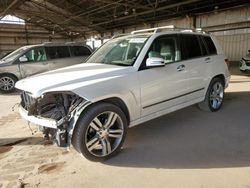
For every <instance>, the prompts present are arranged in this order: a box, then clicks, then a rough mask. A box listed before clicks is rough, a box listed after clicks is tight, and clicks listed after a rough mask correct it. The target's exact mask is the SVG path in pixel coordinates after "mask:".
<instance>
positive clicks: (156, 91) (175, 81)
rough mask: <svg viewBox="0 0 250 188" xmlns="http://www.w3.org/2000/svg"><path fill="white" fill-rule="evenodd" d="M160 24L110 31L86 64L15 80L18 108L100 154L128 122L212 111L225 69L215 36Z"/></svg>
mask: <svg viewBox="0 0 250 188" xmlns="http://www.w3.org/2000/svg"><path fill="white" fill-rule="evenodd" d="M161 29H162V28H154V29H150V30H146V31H145V30H143V31H136V32H133V33H132V34H131V35H127V36H122V37H118V38H114V39H112V40H110V41H108V42H107V43H105V44H104V45H103V46H102V47H100V48H99V49H98V50H97V51H96V52H95V53H94V54H93V55H92V56H91V57H90V58H89V59H88V60H87V61H86V63H83V64H80V65H75V66H71V67H67V68H64V69H59V70H55V71H51V72H48V73H44V74H41V75H38V76H35V77H31V78H27V79H24V80H20V81H19V82H17V84H16V87H17V88H18V89H21V90H23V93H22V95H21V99H22V101H21V104H20V108H19V110H20V114H21V115H22V117H23V118H24V119H26V120H28V121H30V122H33V123H35V124H38V125H40V126H41V127H42V131H43V133H44V134H45V135H46V137H51V138H53V139H54V140H56V142H57V144H58V145H59V146H62V147H67V146H70V144H71V143H72V144H73V146H74V147H75V148H76V150H77V151H78V152H80V153H82V154H83V155H84V156H85V157H86V158H88V159H89V160H93V161H100V160H103V159H107V158H109V157H111V156H112V155H114V154H116V153H117V152H118V151H119V150H120V149H121V147H122V144H123V141H124V139H125V137H126V131H127V128H129V127H133V126H135V125H138V124H141V123H143V122H146V121H148V120H151V119H154V118H157V117H159V116H162V115H165V114H167V113H170V112H173V111H176V110H178V109H181V108H185V107H187V106H190V105H193V104H198V105H199V107H200V108H201V109H203V110H206V111H210V112H216V111H218V110H219V109H220V108H221V106H222V102H223V99H224V89H225V88H226V87H227V86H228V83H229V79H230V74H229V71H228V67H227V60H226V57H225V55H224V54H223V52H222V50H221V48H220V47H219V45H218V43H217V42H216V40H215V38H214V37H212V36H211V35H209V34H204V33H196V32H182V31H166V32H162V31H161ZM148 31H151V32H149V33H148ZM152 128H153V127H152Z"/></svg>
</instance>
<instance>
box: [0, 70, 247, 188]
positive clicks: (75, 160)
mask: <svg viewBox="0 0 250 188" xmlns="http://www.w3.org/2000/svg"><path fill="white" fill-rule="evenodd" d="M18 101H19V95H18V93H15V94H12V95H0V107H1V110H0V188H3V187H9V188H13V187H21V188H24V187H46V188H47V187H74V188H77V187H84V188H86V187H101V188H105V187H119V188H120V187H126V188H129V187H154V188H155V187H167V188H183V187H187V188H189V187H190V188H222V187H223V188H250V76H244V75H241V74H240V73H239V72H238V71H237V69H234V71H232V79H231V82H230V86H229V88H228V89H227V90H226V98H225V101H224V106H223V108H222V109H221V110H220V111H219V112H217V113H208V112H203V111H200V110H199V109H197V108H196V107H195V106H192V107H188V108H185V109H183V110H180V111H177V112H174V113H171V114H168V115H166V116H164V117H161V118H158V119H156V120H153V121H150V122H147V123H144V124H143V125H140V126H137V127H134V128H132V129H130V130H129V132H128V135H127V138H126V142H125V146H124V149H123V151H122V152H121V153H120V154H119V155H117V156H116V157H114V158H112V159H110V160H108V161H106V162H105V163H93V162H89V161H87V160H86V159H85V158H83V157H81V156H80V155H79V154H77V153H76V151H75V150H74V149H73V148H71V150H70V151H66V150H64V149H60V148H58V147H56V146H55V145H53V144H51V143H48V142H44V141H43V138H42V135H41V134H40V133H39V132H36V130H37V128H36V126H34V125H31V126H30V128H29V126H28V123H27V122H26V121H24V120H23V119H21V118H20V116H19V115H18V113H17V108H16V107H14V109H13V110H14V111H12V107H13V106H15V104H16V103H18Z"/></svg>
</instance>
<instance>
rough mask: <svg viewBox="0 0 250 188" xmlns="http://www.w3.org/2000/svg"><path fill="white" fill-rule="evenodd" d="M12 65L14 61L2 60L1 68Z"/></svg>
mask: <svg viewBox="0 0 250 188" xmlns="http://www.w3.org/2000/svg"><path fill="white" fill-rule="evenodd" d="M11 63H12V61H7V60H5V61H3V60H0V67H4V66H7V65H10V64H11Z"/></svg>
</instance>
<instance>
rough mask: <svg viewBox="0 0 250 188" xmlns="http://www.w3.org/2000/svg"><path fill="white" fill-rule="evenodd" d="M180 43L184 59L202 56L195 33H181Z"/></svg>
mask: <svg viewBox="0 0 250 188" xmlns="http://www.w3.org/2000/svg"><path fill="white" fill-rule="evenodd" d="M181 44H182V49H183V52H184V57H185V59H191V58H195V57H200V56H202V52H201V47H200V43H199V39H198V37H197V36H196V35H181Z"/></svg>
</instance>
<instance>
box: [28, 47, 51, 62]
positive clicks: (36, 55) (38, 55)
mask: <svg viewBox="0 0 250 188" xmlns="http://www.w3.org/2000/svg"><path fill="white" fill-rule="evenodd" d="M24 55H25V56H26V58H27V60H28V61H27V62H39V61H46V60H47V56H46V53H45V49H44V48H43V47H40V48H33V49H31V50H29V51H28V52H26V53H25V54H24Z"/></svg>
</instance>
